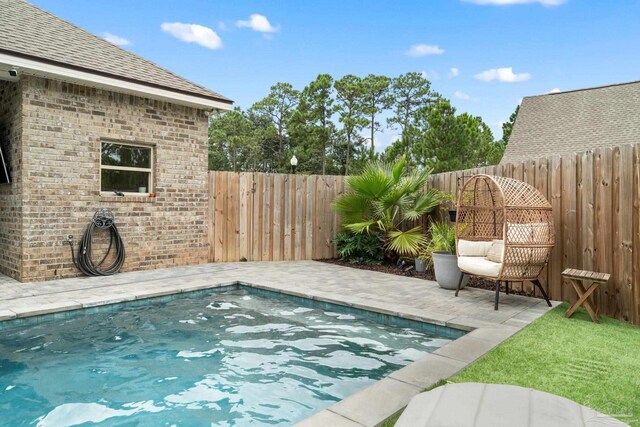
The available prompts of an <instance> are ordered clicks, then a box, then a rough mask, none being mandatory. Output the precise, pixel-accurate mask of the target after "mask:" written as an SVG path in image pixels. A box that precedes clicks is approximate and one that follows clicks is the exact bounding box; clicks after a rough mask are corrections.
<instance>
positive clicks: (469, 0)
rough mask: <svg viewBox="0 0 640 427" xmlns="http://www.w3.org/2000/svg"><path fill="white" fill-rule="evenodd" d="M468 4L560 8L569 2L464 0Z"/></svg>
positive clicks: (559, 0)
mask: <svg viewBox="0 0 640 427" xmlns="http://www.w3.org/2000/svg"><path fill="white" fill-rule="evenodd" d="M464 1H466V2H467V3H475V4H480V5H492V6H509V5H512V4H528V3H540V4H541V5H543V6H560V5H561V4H562V3H565V2H566V1H567V0H464Z"/></svg>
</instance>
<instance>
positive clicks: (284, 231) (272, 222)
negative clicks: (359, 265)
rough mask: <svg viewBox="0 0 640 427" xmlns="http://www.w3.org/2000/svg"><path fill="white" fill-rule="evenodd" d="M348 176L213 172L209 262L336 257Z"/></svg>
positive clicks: (210, 182) (211, 181) (210, 198)
mask: <svg viewBox="0 0 640 427" xmlns="http://www.w3.org/2000/svg"><path fill="white" fill-rule="evenodd" d="M343 191H344V177H342V176H319V175H285V174H265V173H251V172H247V173H235V172H213V171H212V172H209V224H208V229H209V260H210V261H211V262H224V261H240V260H242V259H246V260H248V261H281V260H303V259H322V258H333V257H336V251H335V245H334V244H333V243H332V240H333V237H334V236H335V234H336V232H337V231H338V230H339V226H340V224H339V221H338V217H337V215H336V213H335V211H334V210H333V208H332V206H331V204H332V202H333V201H334V200H335V198H336V197H337V195H339V194H341V193H342V192H343Z"/></svg>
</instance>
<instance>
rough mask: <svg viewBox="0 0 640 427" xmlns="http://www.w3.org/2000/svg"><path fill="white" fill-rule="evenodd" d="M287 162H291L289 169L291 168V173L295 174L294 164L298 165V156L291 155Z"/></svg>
mask: <svg viewBox="0 0 640 427" xmlns="http://www.w3.org/2000/svg"><path fill="white" fill-rule="evenodd" d="M289 163H291V169H292V170H293V174H294V175H295V173H296V166H298V158H297V157H296V155H295V154H294V155H293V157H291V160H290V161H289Z"/></svg>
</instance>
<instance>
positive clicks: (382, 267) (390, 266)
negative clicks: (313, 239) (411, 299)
mask: <svg viewBox="0 0 640 427" xmlns="http://www.w3.org/2000/svg"><path fill="white" fill-rule="evenodd" d="M317 261H321V262H326V263H328V264H336V265H342V266H344V267H351V268H357V269H359V270H369V271H378V272H380V273H387V274H395V275H396V276H406V277H413V278H416V279H422V280H436V278H435V275H434V273H433V269H428V270H427V271H425V272H417V271H414V270H413V269H411V270H408V271H404V270H403V268H401V267H399V266H398V265H396V264H395V263H392V262H383V263H382V264H352V263H350V262H349V261H343V260H341V259H337V258H334V259H319V260H317ZM412 264H413V263H409V264H405V266H404V268H406V267H408V266H409V265H412ZM467 286H469V287H471V288H478V289H487V290H490V291H495V290H496V283H495V282H494V281H492V280H486V279H483V278H481V277H473V276H471V277H470V278H469V283H468V284H467ZM521 288H522V285H521V284H519V283H513V284H512V285H511V288H510V291H509V292H510V293H513V294H516V295H524V296H527V297H535V298H542V297H541V296H538V295H533V294H532V292H527V291H526V290H521Z"/></svg>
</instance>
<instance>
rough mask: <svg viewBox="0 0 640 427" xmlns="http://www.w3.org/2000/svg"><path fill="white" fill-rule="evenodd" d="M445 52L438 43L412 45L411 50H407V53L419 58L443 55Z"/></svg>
mask: <svg viewBox="0 0 640 427" xmlns="http://www.w3.org/2000/svg"><path fill="white" fill-rule="evenodd" d="M443 53H444V49H440V48H439V47H438V46H437V45H434V44H424V43H420V44H414V45H413V46H411V47H410V48H409V50H407V51H406V52H405V55H407V56H410V57H412V58H417V57H419V56H426V55H442V54H443Z"/></svg>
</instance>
